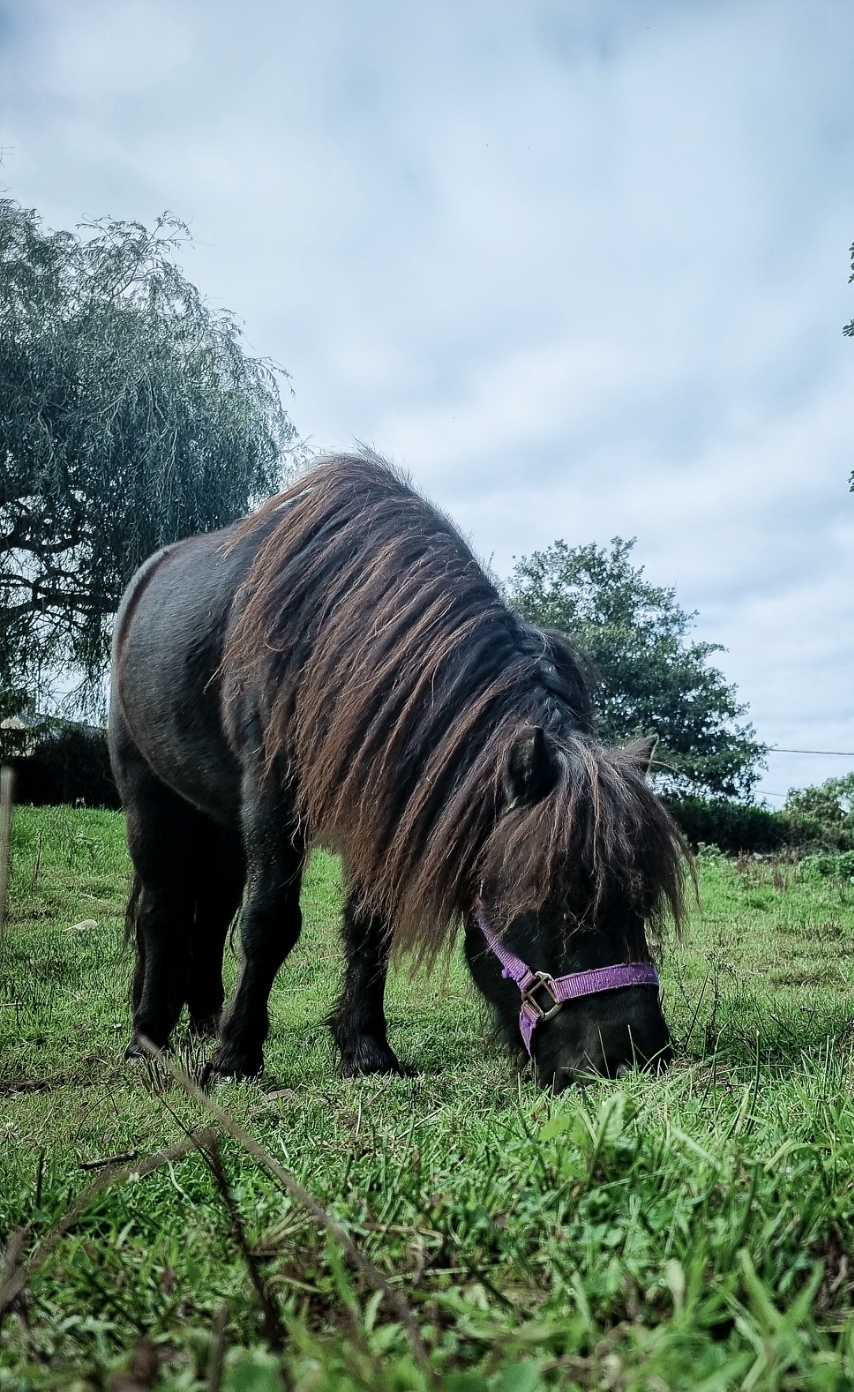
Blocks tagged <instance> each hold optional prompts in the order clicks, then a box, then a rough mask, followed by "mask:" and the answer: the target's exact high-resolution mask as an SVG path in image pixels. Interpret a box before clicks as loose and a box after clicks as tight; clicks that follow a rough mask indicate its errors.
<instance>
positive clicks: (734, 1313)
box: [0, 808, 854, 1392]
mask: <svg viewBox="0 0 854 1392" xmlns="http://www.w3.org/2000/svg"><path fill="white" fill-rule="evenodd" d="M13 839H14V847H13V850H14V859H13V868H12V881H11V898H10V917H9V923H8V928H7V932H6V937H5V940H4V942H3V945H2V951H1V952H0V1049H2V1062H0V1241H2V1243H3V1244H4V1245H5V1244H7V1243H10V1242H11V1243H12V1244H13V1245H15V1244H16V1241H17V1239H16V1237H15V1233H16V1229H20V1228H21V1227H23V1229H24V1232H23V1235H22V1239H21V1240H22V1251H21V1259H22V1260H25V1259H26V1257H27V1255H28V1254H29V1253H31V1252H33V1251H36V1250H39V1243H40V1241H41V1239H42V1238H43V1237H44V1235H45V1234H46V1232H47V1231H48V1230H49V1229H50V1227H51V1224H52V1223H54V1221H55V1220H56V1219H58V1218H59V1217H60V1216H61V1215H62V1214H63V1213H64V1212H65V1211H66V1210H67V1209H68V1207H69V1205H70V1203H71V1202H72V1200H73V1199H74V1197H75V1195H77V1194H78V1193H80V1192H81V1191H82V1190H83V1189H84V1188H85V1186H86V1184H87V1183H89V1182H90V1180H91V1179H92V1177H93V1174H94V1175H97V1174H99V1173H103V1171H101V1170H99V1169H98V1168H96V1169H94V1170H90V1169H87V1168H84V1167H86V1166H90V1165H91V1164H92V1162H93V1161H98V1160H105V1159H108V1158H110V1157H113V1156H118V1155H131V1156H134V1157H138V1158H139V1160H140V1161H141V1160H143V1159H144V1158H145V1157H146V1156H147V1155H150V1154H152V1153H153V1152H156V1151H159V1150H160V1149H161V1148H162V1147H164V1146H167V1145H169V1144H170V1143H172V1142H176V1141H179V1140H180V1139H181V1138H182V1137H183V1136H185V1134H186V1132H187V1130H188V1129H191V1128H193V1127H195V1126H199V1125H205V1124H207V1123H208V1120H209V1119H208V1118H207V1117H206V1115H205V1114H204V1112H203V1110H202V1108H201V1107H200V1105H199V1104H198V1103H197V1102H195V1101H193V1100H192V1099H190V1098H188V1097H187V1096H186V1095H185V1093H184V1092H183V1091H182V1090H181V1088H180V1087H178V1086H177V1085H176V1084H174V1083H172V1082H171V1080H169V1079H168V1078H167V1077H166V1076H165V1075H164V1073H163V1071H162V1069H160V1068H158V1067H156V1066H152V1067H136V1068H131V1067H129V1066H127V1065H126V1064H124V1063H123V1061H122V1053H123V1049H124V1045H125V1043H126V1041H127V1038H128V1034H129V1014H128V1006H127V995H128V983H129V977H130V967H131V963H130V958H129V954H128V951H127V949H126V948H125V946H124V944H123V940H122V911H123V900H124V895H125V892H126V887H127V877H128V867H127V862H126V858H125V852H124V840H123V824H122V820H121V817H120V816H118V815H117V814H112V813H102V812H94V811H76V810H70V809H61V808H60V809H39V810H36V809H30V808H20V809H18V811H17V813H16V817H15V823H14V833H13ZM836 868H837V869H838V870H840V871H841V870H842V869H845V868H850V867H845V866H844V865H843V864H842V863H840V864H839V865H838V866H837V867H836ZM833 869H834V865H833V863H832V862H826V863H824V864H820V863H819V864H816V863H814V862H806V863H805V864H803V865H801V866H793V865H786V864H785V863H772V862H761V863H760V862H756V861H749V862H745V863H739V864H736V863H735V862H733V861H727V860H723V859H722V858H720V857H717V856H716V855H714V854H712V855H706V856H704V857H702V859H701V861H700V866H699V874H700V890H701V906H700V908H699V909H698V910H697V911H696V912H694V913H693V914H692V917H691V921H690V924H689V927H688V930H687V933H686V935H685V939H684V941H683V942H682V943H681V944H674V943H670V944H668V946H667V948H666V953H665V959H664V963H663V971H662V976H663V982H664V991H665V997H666V1008H667V1013H668V1018H669V1019H670V1022H671V1025H672V1028H673V1031H674V1035H675V1040H676V1053H677V1061H676V1064H675V1065H674V1067H673V1068H672V1069H671V1070H670V1072H669V1073H668V1075H667V1076H666V1077H664V1078H647V1077H642V1076H634V1077H630V1078H627V1079H624V1080H623V1081H622V1082H620V1083H596V1084H591V1085H590V1086H588V1087H586V1088H584V1089H578V1090H574V1091H572V1092H569V1093H566V1094H564V1095H562V1096H561V1097H559V1098H553V1097H551V1096H550V1095H548V1094H546V1093H544V1092H542V1091H539V1090H538V1089H537V1088H536V1087H535V1086H534V1085H533V1083H532V1082H531V1081H530V1079H529V1078H527V1077H525V1076H524V1075H523V1076H519V1075H518V1074H517V1070H516V1067H515V1065H514V1064H513V1063H512V1062H511V1061H510V1060H509V1059H508V1058H507V1056H506V1055H505V1054H504V1053H503V1052H502V1051H501V1049H500V1048H499V1047H497V1046H496V1045H495V1044H494V1042H493V1041H492V1039H491V1035H490V1022H489V1019H488V1017H487V1015H486V1013H485V1011H484V1010H483V1008H482V1007H481V1005H480V1004H479V1002H478V1000H477V998H476V997H475V994H474V990H473V987H472V986H471V985H470V983H469V981H468V979H467V975H466V972H465V969H464V967H463V965H462V962H461V960H460V959H459V957H458V956H456V955H455V956H454V957H453V958H452V959H451V960H450V962H448V963H447V964H445V965H444V966H442V967H440V968H439V969H437V970H436V971H435V972H434V974H433V975H432V976H431V977H424V976H418V977H416V978H415V979H410V978H409V977H408V975H407V974H406V972H405V971H398V972H396V973H395V975H394V977H393V979H392V981H391V984H390V992H389V1020H390V1033H391V1038H392V1041H393V1043H394V1046H395V1048H396V1050H397V1051H398V1053H399V1055H400V1056H401V1058H402V1059H403V1060H404V1061H405V1062H406V1063H407V1064H409V1065H412V1066H413V1068H414V1069H415V1070H416V1071H415V1072H414V1073H413V1076H411V1077H408V1078H405V1079H399V1078H395V1079H382V1078H380V1079H364V1080H355V1081H352V1080H351V1081H347V1080H342V1079H341V1078H339V1077H338V1076H337V1074H336V1068H335V1058H334V1054H333V1050H332V1047H331V1042H330V1038H329V1034H328V1031H327V1029H326V1027H325V1025H324V1023H323V1020H324V1016H325V1014H326V1013H327V1012H328V1010H329V1007H330V1005H331V1003H332V1001H333V999H334V997H335V993H336V990H337V986H338V980H339V974H340V962H339V954H338V950H337V943H336V920H337V915H338V909H339V899H338V885H337V878H336V876H337V871H336V865H335V862H334V861H333V860H332V859H330V858H328V857H322V856H318V857H316V858H315V860H314V862H313V863H312V866H311V870H310V874H309V876H308V879H307V883H306V886H305V892H304V907H305V918H306V924H305V929H304V933H303V937H302V940H301V942H300V944H299V946H298V948H297V950H296V951H295V952H294V954H293V956H292V958H291V959H290V961H289V962H288V964H287V965H286V967H285V969H284V970H283V972H282V973H281V976H280V979H279V981H278V983H277V986H276V988H275V991H274V995H273V1001H272V1019H273V1027H272V1033H271V1037H270V1040H269V1043H268V1046H267V1052H266V1059H267V1071H266V1073H265V1075H264V1078H263V1081H262V1082H261V1084H260V1085H249V1084H241V1085H236V1084H235V1085H226V1086H224V1087H222V1088H221V1089H219V1090H218V1091H217V1092H216V1094H215V1097H216V1100H217V1102H218V1103H219V1104H220V1105H222V1106H225V1107H226V1108H227V1109H228V1110H229V1112H230V1113H231V1114H232V1115H233V1116H234V1117H235V1118H236V1119H237V1120H239V1121H240V1122H241V1123H242V1124H243V1125H244V1126H245V1127H246V1129H247V1130H248V1131H250V1132H251V1133H252V1135H253V1136H255V1137H256V1138H257V1139H258V1140H260V1141H261V1142H262V1143H263V1145H264V1146H265V1147H266V1148H267V1150H268V1151H269V1152H270V1153H271V1154H272V1155H273V1156H274V1157H275V1158H276V1159H277V1160H278V1161H279V1162H280V1163H281V1164H283V1165H285V1166H286V1167H288V1168H289V1169H290V1170H291V1171H292V1172H293V1173H294V1174H295V1175H296V1176H297V1177H298V1178H299V1179H300V1180H301V1181H302V1182H303V1183H304V1184H305V1185H306V1186H307V1187H308V1188H309V1189H310V1190H311V1191H312V1192H313V1193H314V1194H315V1195H316V1196H317V1198H318V1199H319V1200H320V1201H321V1202H322V1203H323V1204H324V1205H325V1206H326V1207H327V1209H328V1210H329V1211H330V1212H331V1213H332V1214H334V1216H335V1217H337V1218H338V1219H339V1220H340V1221H341V1222H342V1223H343V1224H344V1225H345V1226H346V1227H347V1229H348V1230H349V1232H350V1233H351V1234H352V1236H353V1238H354V1239H355V1240H356V1242H357V1243H358V1244H359V1246H360V1247H361V1249H362V1251H363V1252H364V1253H365V1254H366V1255H367V1256H368V1257H369V1258H370V1260H371V1261H372V1262H373V1263H375V1265H376V1266H377V1267H379V1268H380V1270H381V1271H382V1272H383V1273H385V1275H386V1276H387V1277H388V1278H389V1280H390V1281H391V1283H392V1285H393V1286H394V1287H395V1288H396V1289H397V1290H398V1291H399V1292H400V1293H401V1294H402V1295H403V1296H404V1297H405V1299H406V1301H407V1302H408V1304H409V1305H410V1307H411V1309H412V1311H413V1313H414V1316H415V1319H416V1322H417V1325H418V1327H419V1328H420V1331H421V1336H422V1338H423V1340H424V1343H425V1345H426V1347H427V1350H428V1354H429V1360H430V1366H431V1371H430V1372H428V1371H425V1370H424V1368H422V1367H421V1366H419V1365H418V1364H417V1362H416V1360H415V1357H414V1355H413V1353H412V1350H411V1347H410V1345H409V1343H408V1340H407V1337H406V1334H405V1332H404V1330H403V1328H402V1325H401V1323H400V1320H399V1319H398V1317H397V1315H396V1314H395V1313H394V1311H393V1310H392V1309H390V1308H389V1306H388V1304H387V1303H386V1302H385V1301H383V1300H381V1299H380V1298H379V1297H378V1295H377V1294H376V1293H374V1292H373V1291H372V1289H371V1288H370V1287H369V1286H368V1285H367V1284H365V1282H364V1280H363V1278H362V1277H361V1276H359V1275H358V1274H357V1273H356V1272H355V1271H354V1269H353V1268H352V1266H351V1265H350V1264H349V1263H348V1262H347V1261H345V1260H342V1259H341V1257H340V1254H339V1249H338V1247H337V1245H336V1244H335V1243H334V1242H333V1241H332V1240H331V1239H330V1238H328V1237H327V1236H326V1235H325V1233H324V1232H322V1231H320V1230H319V1229H318V1225H317V1222H316V1220H315V1219H313V1218H311V1217H309V1216H308V1215H307V1214H306V1213H305V1212H304V1211H303V1210H301V1209H300V1208H299V1207H298V1206H297V1205H296V1204H295V1203H294V1202H293V1201H292V1200H291V1199H290V1198H288V1197H287V1196H286V1195H285V1194H284V1193H283V1192H282V1191H281V1190H280V1188H279V1187H278V1186H277V1184H276V1182H275V1180H274V1179H273V1178H272V1177H271V1176H270V1175H269V1174H268V1173H267V1172H266V1171H265V1170H264V1169H263V1168H261V1167H260V1166H259V1165H258V1164H257V1163H256V1161H255V1160H253V1159H252V1158H251V1157H250V1156H249V1155H248V1154H247V1153H246V1152H245V1150H243V1149H242V1148H241V1147H239V1146H238V1145H237V1143H236V1142H234V1141H233V1140H231V1139H230V1138H229V1137H226V1138H225V1139H224V1140H223V1143H222V1157H223V1163H224V1169H225V1172H226V1175H227V1191H226V1193H225V1194H224V1193H223V1190H222V1186H221V1184H218V1183H217V1181H216V1180H215V1177H214V1175H213V1173H212V1171H211V1167H210V1165H209V1164H208V1163H207V1162H206V1161H205V1159H204V1157H203V1156H202V1155H201V1154H200V1153H199V1152H198V1151H196V1150H193V1151H191V1152H190V1153H189V1154H187V1155H186V1156H185V1157H184V1158H182V1159H180V1160H175V1161H173V1162H172V1163H171V1164H164V1165H161V1166H159V1167H158V1168H157V1169H155V1170H154V1171H153V1172H152V1173H150V1174H149V1175H147V1176H146V1177H144V1178H134V1177H133V1176H132V1177H130V1178H128V1179H125V1180H121V1181H118V1182H116V1183H114V1184H112V1185H110V1186H109V1187H107V1188H105V1189H104V1190H103V1191H102V1192H101V1193H100V1194H99V1195H97V1196H96V1197H95V1198H94V1199H93V1200H92V1201H91V1202H90V1203H89V1205H88V1207H86V1208H85V1210H84V1212H83V1213H82V1215H81V1216H80V1218H79V1219H78V1221H76V1223H74V1224H73V1225H72V1226H71V1228H70V1230H69V1231H68V1232H67V1233H66V1234H65V1235H64V1236H62V1237H61V1238H60V1239H59V1241H57V1243H56V1245H55V1246H54V1247H53V1250H52V1251H51V1252H50V1255H49V1256H48V1257H47V1259H46V1260H45V1261H44V1262H43V1264H42V1265H41V1266H40V1267H39V1268H38V1269H37V1270H36V1271H35V1272H34V1273H33V1275H32V1277H31V1279H30V1280H29V1281H28V1283H27V1286H26V1290H25V1293H24V1295H23V1296H22V1297H20V1298H19V1299H18V1300H17V1301H16V1303H15V1304H14V1306H13V1307H12V1309H11V1310H10V1311H9V1312H8V1313H7V1314H6V1317H5V1321H4V1323H3V1326H2V1330H0V1389H2V1392H7V1389H24V1388H48V1387H51V1388H52V1387H57V1388H58V1387H62V1388H72V1387H73V1388H77V1389H81V1392H82V1389H84V1388H90V1387H91V1388H101V1387H112V1388H113V1389H114V1392H132V1389H142V1388H146V1387H163V1388H175V1389H179V1388H180V1389H195V1388H199V1389H200V1388H203V1387H209V1386H211V1387H212V1386H216V1385H218V1378H217V1374H216V1372H215V1370H214V1371H213V1372H212V1370H211V1366H210V1365H211V1361H212V1350H213V1349H214V1347H215V1344H216V1341H215V1340H214V1338H213V1335H212V1330H213V1329H214V1327H215V1326H216V1325H217V1322H219V1326H220V1327H221V1326H222V1325H223V1322H224V1330H225V1348H226V1354H225V1367H224V1373H223V1377H222V1382H221V1386H222V1387H223V1388H226V1389H232V1392H238V1390H239V1389H258V1390H259V1392H261V1389H274V1388H281V1387H289V1388H294V1389H298V1392H309V1389H310V1390H311V1392H325V1389H348V1388H353V1389H355V1388H371V1389H373V1388H388V1389H401V1392H403V1389H421V1388H427V1387H429V1386H431V1385H432V1386H436V1387H441V1388H446V1389H458V1392H463V1389H465V1392H480V1390H481V1389H487V1388H489V1389H495V1392H534V1389H537V1388H546V1387H564V1388H609V1389H651V1390H655V1392H658V1390H659V1389H669V1388H686V1389H688V1388H690V1389H692V1390H694V1389H708V1390H709V1392H711V1389H724V1388H745V1389H771V1388H790V1389H796V1390H797V1392H801V1389H803V1390H804V1392H805V1390H806V1389H813V1388H814V1389H819V1388H821V1389H831V1388H848V1387H852V1388H854V1261H852V1254H854V1105H852V1100H851V1084H852V1078H854V1053H852V1046H854V1018H852V1017H854V883H852V882H851V880H850V879H849V878H847V877H845V876H843V875H842V874H841V873H839V874H836V875H834V874H832V873H831V874H826V873H825V874H822V873H821V871H822V870H824V871H827V870H831V871H832V870H833ZM229 973H230V976H231V977H232V978H233V974H234V963H233V962H231V961H230V963H229ZM176 1044H177V1049H176V1055H177V1057H178V1058H179V1059H181V1058H183V1059H184V1060H185V1061H186V1062H190V1063H194V1062H196V1059H197V1054H196V1053H195V1052H194V1046H192V1045H191V1043H190V1041H189V1040H188V1039H187V1038H186V1037H185V1036H183V1035H182V1034H181V1032H180V1030H179V1032H178V1035H177V1038H176ZM230 1209H231V1211H230ZM235 1212H236V1213H237V1214H238V1215H239V1219H240V1225H241V1227H242V1230H243V1234H244V1239H245V1243H244V1248H243V1249H242V1248H241V1241H240V1238H239V1236H238V1235H237V1234H236V1229H235V1224H234V1213H235ZM247 1252H248V1253H249V1256H248V1260H247ZM7 1264H8V1263H7ZM253 1272H254V1275H255V1279H256V1281H257V1282H258V1283H259V1284H260V1285H261V1287H262V1289H263V1292H264V1296H265V1299H266V1302H267V1305H268V1307H269V1308H270V1309H272V1310H273V1312H274V1315H275V1317H276V1318H277V1319H278V1321H279V1323H280V1325H281V1329H282V1331H283V1336H284V1351H283V1353H282V1354H274V1353H271V1352H270V1349H269V1345H268V1340H267V1338H266V1337H265V1330H266V1333H267V1334H269V1316H268V1324H267V1326H265V1324H264V1314H263V1309H262V1304H261V1300H260V1298H259V1294H258V1292H257V1290H256V1287H255V1285H253V1280H252V1273H253ZM0 1286H2V1278H0ZM213 1361H214V1362H215V1361H216V1358H215V1356H214V1358H213Z"/></svg>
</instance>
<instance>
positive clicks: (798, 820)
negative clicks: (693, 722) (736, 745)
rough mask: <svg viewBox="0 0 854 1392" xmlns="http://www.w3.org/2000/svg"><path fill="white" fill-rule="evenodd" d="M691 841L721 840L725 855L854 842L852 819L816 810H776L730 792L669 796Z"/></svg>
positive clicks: (842, 845)
mask: <svg viewBox="0 0 854 1392" xmlns="http://www.w3.org/2000/svg"><path fill="white" fill-rule="evenodd" d="M664 801H665V803H666V804H667V806H668V808H669V809H670V811H671V812H672V813H673V816H674V817H675V818H676V820H677V822H678V823H679V825H680V827H681V828H682V830H683V831H684V833H685V835H686V837H687V838H688V841H689V842H690V844H691V845H692V846H694V847H697V846H699V845H702V844H706V845H713V846H717V847H718V849H719V850H721V851H723V852H724V853H725V854H727V855H738V854H740V853H741V852H742V851H744V852H747V853H753V852H758V853H760V854H768V853H769V852H771V851H779V850H781V849H782V848H783V847H784V846H786V847H791V848H793V849H799V850H801V852H802V853H803V851H804V850H806V849H807V848H815V847H824V848H836V849H839V850H842V851H845V850H847V849H849V848H850V847H854V825H850V824H846V823H840V822H839V821H836V820H832V819H827V820H826V819H824V818H823V817H822V816H821V815H819V812H818V811H810V810H808V808H801V807H790V806H789V805H788V804H787V805H786V807H785V808H784V809H783V811H782V812H772V811H771V810H770V808H768V807H757V806H756V805H755V804H752V803H745V802H732V801H729V800H728V799H726V798H698V797H681V798H673V797H665V799H664Z"/></svg>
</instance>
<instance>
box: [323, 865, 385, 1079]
mask: <svg viewBox="0 0 854 1392" xmlns="http://www.w3.org/2000/svg"><path fill="white" fill-rule="evenodd" d="M342 937H343V940H344V951H345V954H346V958H347V973H346V977H345V980H344V990H343V992H342V993H341V998H340V1000H339V1001H338V1004H337V1005H336V1007H335V1010H334V1011H333V1013H332V1015H331V1016H330V1020H329V1023H330V1025H331V1026H332V1033H333V1034H334V1036H335V1042H336V1044H337V1045H338V1048H339V1049H340V1050H341V1071H342V1072H343V1073H344V1075H345V1077H354V1076H356V1075H357V1074H360V1073H400V1072H401V1071H402V1070H401V1067H400V1064H399V1062H398V1060H397V1057H396V1055H395V1053H394V1051H393V1050H392V1049H391V1048H390V1047H389V1043H388V1039H387V1037H386V1019H385V1009H384V1006H383V998H384V996H385V980H386V972H387V970H388V956H389V949H390V946H391V935H390V933H389V929H388V925H387V924H386V923H385V922H384V921H383V919H381V918H378V917H377V916H376V915H375V914H371V913H369V912H367V911H366V910H364V909H360V908H359V906H358V896H357V895H356V894H355V893H352V894H351V895H350V897H349V898H348V900H347V903H346V905H345V907H344V922H343V925H342Z"/></svg>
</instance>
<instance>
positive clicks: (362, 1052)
mask: <svg viewBox="0 0 854 1392" xmlns="http://www.w3.org/2000/svg"><path fill="white" fill-rule="evenodd" d="M370 1073H393V1074H394V1073H396V1074H398V1075H399V1076H401V1077H402V1076H403V1073H404V1070H403V1067H402V1066H401V1063H400V1060H399V1058H398V1057H397V1055H396V1054H395V1052H394V1050H393V1049H390V1048H389V1047H388V1045H387V1044H382V1043H381V1042H380V1041H379V1040H378V1039H370V1038H364V1039H360V1040H359V1041H358V1043H357V1044H356V1046H355V1047H351V1048H349V1049H347V1050H346V1051H344V1052H343V1053H342V1056H341V1074H342V1077H344V1078H362V1077H364V1076H365V1075H366V1074H370Z"/></svg>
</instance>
